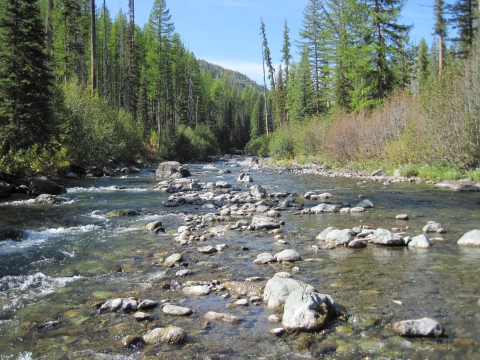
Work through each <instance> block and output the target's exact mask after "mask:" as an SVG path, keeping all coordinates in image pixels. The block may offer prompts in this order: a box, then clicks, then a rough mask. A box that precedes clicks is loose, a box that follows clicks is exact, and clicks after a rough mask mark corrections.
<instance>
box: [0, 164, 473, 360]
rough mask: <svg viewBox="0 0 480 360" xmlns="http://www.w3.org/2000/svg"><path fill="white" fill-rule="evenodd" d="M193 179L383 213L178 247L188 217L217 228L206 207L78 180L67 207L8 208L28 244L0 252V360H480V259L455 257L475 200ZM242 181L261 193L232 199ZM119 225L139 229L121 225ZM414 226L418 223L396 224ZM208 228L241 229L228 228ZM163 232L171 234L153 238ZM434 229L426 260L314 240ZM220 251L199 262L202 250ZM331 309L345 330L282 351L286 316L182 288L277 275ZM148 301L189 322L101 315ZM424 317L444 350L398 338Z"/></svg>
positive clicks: (133, 179) (313, 181) (128, 181)
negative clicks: (170, 335)
mask: <svg viewBox="0 0 480 360" xmlns="http://www.w3.org/2000/svg"><path fill="white" fill-rule="evenodd" d="M205 165H206V164H204V163H202V164H189V165H187V167H188V169H189V170H190V171H191V172H192V174H193V178H195V179H198V181H199V182H201V183H208V182H216V181H219V180H222V181H227V182H229V183H231V184H232V185H233V186H234V187H238V191H248V187H249V186H252V185H254V184H260V185H265V186H266V188H267V193H273V192H284V193H289V194H294V195H293V197H294V198H295V200H296V202H297V203H299V204H303V206H304V208H310V207H313V206H315V205H318V203H319V202H320V200H308V199H304V198H303V197H302V195H303V194H305V193H306V192H307V191H310V190H318V191H324V192H328V193H330V194H331V195H332V197H331V198H330V199H328V201H330V202H333V203H341V204H345V203H349V204H351V205H352V206H355V205H356V203H357V202H359V201H360V200H359V196H361V197H367V198H368V199H370V200H371V201H372V202H373V204H374V207H373V208H371V209H367V211H365V212H363V213H355V214H354V213H328V214H327V213H324V214H318V215H305V214H304V215H302V214H298V211H296V210H294V209H292V208H288V209H287V210H286V211H281V218H280V219H281V220H282V221H284V222H285V225H284V226H282V229H283V231H284V233H283V234H282V237H283V236H284V237H283V238H282V240H283V242H285V243H279V242H278V236H277V237H275V235H273V234H270V233H269V232H268V231H250V230H244V231H240V230H230V231H227V232H225V233H224V234H221V235H217V236H215V237H213V238H211V239H207V240H206V241H205V242H201V243H192V244H188V245H180V244H179V243H176V242H174V237H175V235H174V233H176V231H177V229H178V228H179V227H180V226H182V225H184V219H185V217H186V216H188V215H192V214H199V213H205V214H208V213H218V212H219V211H218V210H209V209H203V208H202V207H201V206H195V205H182V206H178V207H168V206H165V202H166V201H168V198H169V196H171V194H169V193H163V192H159V191H155V190H154V189H153V187H154V186H155V185H156V184H157V183H158V182H159V179H156V178H155V169H156V168H155V167H149V168H145V169H143V170H142V172H141V173H140V174H130V175H123V176H119V177H107V178H96V179H78V180H69V182H68V192H67V194H65V195H62V197H63V198H65V202H64V203H63V204H61V205H40V204H36V203H35V202H34V200H33V199H32V198H30V197H25V196H20V195H16V196H15V197H11V198H8V199H5V200H2V201H1V202H0V227H3V226H11V227H15V228H19V229H23V230H26V231H27V234H28V238H27V239H26V240H24V241H22V242H14V241H9V240H7V241H3V242H0V356H1V358H2V359H83V358H85V359H150V358H152V359H153V358H159V359H317V358H326V359H364V358H375V359H426V358H431V359H478V358H480V306H479V305H480V303H479V300H480V267H479V264H480V248H472V247H460V246H458V245H457V240H458V239H459V238H460V237H461V236H462V235H463V234H464V233H465V232H467V231H470V230H473V229H477V228H480V223H479V210H480V193H463V192H452V191H449V190H444V189H435V188H433V187H432V186H430V185H426V184H410V183H392V184H391V185H390V186H386V185H384V184H383V182H377V181H371V180H367V181H364V180H361V179H351V178H349V179H347V178H324V177H320V176H316V175H312V174H298V173H297V174H294V173H292V172H289V171H282V172H278V171H274V170H271V169H268V168H261V167H260V168H257V169H251V168H246V167H242V166H238V165H239V164H238V163H236V162H235V161H233V160H229V161H218V162H215V163H211V164H210V165H216V166H217V167H218V168H220V169H229V170H230V171H231V173H230V174H219V173H218V171H209V170H204V166H205ZM246 170H249V173H250V176H251V177H252V178H253V179H254V182H253V183H250V184H242V183H237V182H236V179H237V176H238V174H239V172H240V171H246ZM124 209H131V210H135V211H136V215H133V216H119V215H118V212H119V211H120V210H124ZM397 214H408V215H409V220H408V221H403V220H396V219H395V216H396V215H397ZM229 220H230V221H225V222H222V223H218V224H216V223H215V224H213V223H212V224H211V225H212V226H215V225H226V224H228V223H234V222H235V221H237V220H240V218H231V219H229ZM153 221H161V222H162V224H163V227H164V228H165V230H166V233H159V234H155V233H153V232H150V231H147V230H146V229H145V227H146V225H147V224H149V223H151V222H153ZM428 221H438V222H440V223H441V224H442V225H443V227H444V229H445V230H446V233H445V234H436V233H435V234H429V235H428V236H429V238H430V240H431V242H432V243H433V244H434V246H433V247H431V248H429V249H409V248H407V247H393V248H390V247H382V246H378V245H373V244H369V245H368V246H367V247H366V248H364V249H349V248H345V247H342V248H336V249H330V250H326V249H322V247H321V246H318V245H319V241H318V240H316V236H317V235H318V234H319V233H320V232H321V231H323V230H324V229H325V228H327V227H328V226H335V227H337V228H339V229H348V228H353V227H358V226H363V227H370V228H372V229H375V228H385V229H392V228H395V231H396V232H401V233H405V234H406V235H410V236H415V235H419V234H421V233H422V228H423V226H424V225H425V224H426V223H427V222H428ZM219 244H222V245H226V247H225V248H224V249H223V250H222V251H219V252H216V253H213V254H202V253H199V252H198V251H197V248H198V247H199V246H206V245H212V246H215V245H219ZM284 249H294V250H296V251H297V252H298V253H299V254H300V255H301V257H302V260H301V261H299V262H295V263H281V264H277V263H274V264H269V265H256V264H253V261H254V260H255V259H256V257H257V255H258V254H261V253H264V252H269V253H272V254H275V253H278V252H280V251H282V250H284ZM173 253H181V254H182V255H183V258H184V260H183V263H182V265H183V266H181V268H186V269H190V270H192V272H193V273H192V274H191V275H189V276H188V277H185V278H183V277H182V278H179V277H177V276H176V275H175V273H176V272H177V271H178V270H179V269H180V268H179V267H175V268H166V267H164V266H162V262H161V261H160V260H159V259H163V258H166V257H167V256H169V255H171V254H173ZM281 271H284V272H289V273H291V274H292V276H293V278H295V279H298V280H301V281H303V282H305V283H308V284H311V285H313V286H314V287H315V288H316V289H317V290H318V291H319V292H320V293H323V294H329V295H331V296H332V297H333V298H334V299H335V302H336V303H337V304H338V305H339V306H340V307H341V308H342V309H344V313H345V314H346V315H345V316H341V317H340V318H338V319H336V320H334V321H333V322H332V323H331V324H330V325H329V326H328V327H327V328H326V329H324V330H322V331H320V332H317V333H298V334H284V335H282V336H275V335H272V334H270V333H269V330H270V329H272V328H275V327H278V326H281V324H278V325H274V324H271V323H269V322H268V317H269V316H270V315H272V314H277V315H279V316H280V317H281V312H280V311H274V310H269V309H268V308H267V306H266V305H264V304H260V305H255V304H250V305H249V306H247V307H242V308H239V307H232V306H231V303H232V302H233V301H235V300H236V298H235V296H234V295H233V294H230V295H232V296H230V297H224V296H222V295H225V294H226V293H228V292H227V291H219V292H212V293H211V294H209V295H207V296H203V297H196V296H187V295H184V294H183V293H182V291H181V288H182V286H183V285H184V283H186V282H187V281H198V282H214V281H215V282H216V283H219V284H223V283H226V282H228V281H232V280H237V281H244V280H245V279H247V278H251V277H258V278H260V279H259V282H260V283H263V284H264V283H266V281H267V280H268V279H270V278H272V277H273V276H274V274H275V273H278V272H281ZM127 297H133V298H140V299H152V300H155V301H158V302H162V301H163V302H165V301H168V302H170V303H173V304H176V305H180V306H183V307H189V308H191V309H192V310H193V314H192V315H191V316H188V317H174V316H169V315H165V314H163V313H162V308H161V307H160V306H158V307H156V308H153V309H152V310H150V311H149V314H150V319H149V320H147V321H141V322H139V321H137V320H135V319H134V318H133V317H132V314H129V313H123V312H114V313H102V314H99V312H98V304H100V303H102V302H105V301H107V300H109V299H114V298H127ZM209 311H217V312H221V313H225V312H227V313H229V314H232V315H236V316H239V317H241V318H243V321H242V322H241V323H239V324H222V323H216V322H208V321H205V319H204V315H205V314H206V313H207V312H209ZM422 317H431V318H434V319H436V320H437V321H439V322H440V323H441V324H442V325H443V326H444V327H445V329H446V333H445V336H442V337H439V338H428V339H421V338H403V337H399V336H397V335H396V334H395V333H394V331H393V323H395V322H396V321H401V320H406V319H414V318H422ZM168 325H175V326H178V327H180V328H182V329H184V330H185V331H186V332H187V334H188V339H187V342H186V343H185V344H183V345H169V344H164V345H139V346H137V347H131V348H124V347H123V346H122V339H123V338H125V337H126V336H129V335H136V336H142V335H143V334H145V333H147V332H148V331H149V330H151V329H153V328H157V327H165V326H168Z"/></svg>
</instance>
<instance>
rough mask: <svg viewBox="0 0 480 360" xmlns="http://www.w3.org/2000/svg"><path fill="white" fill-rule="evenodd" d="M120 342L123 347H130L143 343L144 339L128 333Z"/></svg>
mask: <svg viewBox="0 0 480 360" xmlns="http://www.w3.org/2000/svg"><path fill="white" fill-rule="evenodd" d="M121 343H122V346H123V347H125V348H132V347H136V346H139V345H142V344H145V341H144V340H143V338H142V337H140V336H137V335H129V336H125V337H124V338H123V339H122V341H121Z"/></svg>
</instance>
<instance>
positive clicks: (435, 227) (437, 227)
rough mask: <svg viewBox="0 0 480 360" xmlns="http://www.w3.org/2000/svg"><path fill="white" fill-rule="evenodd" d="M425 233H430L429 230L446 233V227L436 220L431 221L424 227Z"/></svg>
mask: <svg viewBox="0 0 480 360" xmlns="http://www.w3.org/2000/svg"><path fill="white" fill-rule="evenodd" d="M422 231H423V232H424V233H429V232H437V233H439V234H443V233H445V232H446V231H445V229H444V228H443V226H442V224H440V223H438V222H435V221H429V222H428V223H427V225H425V226H424V227H423V229H422Z"/></svg>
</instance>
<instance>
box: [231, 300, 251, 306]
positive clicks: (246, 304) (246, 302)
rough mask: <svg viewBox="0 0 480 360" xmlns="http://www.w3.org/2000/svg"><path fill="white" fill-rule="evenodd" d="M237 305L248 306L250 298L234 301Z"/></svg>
mask: <svg viewBox="0 0 480 360" xmlns="http://www.w3.org/2000/svg"><path fill="white" fill-rule="evenodd" d="M234 304H235V305H236V306H248V300H247V299H240V300H237V301H235V303H234Z"/></svg>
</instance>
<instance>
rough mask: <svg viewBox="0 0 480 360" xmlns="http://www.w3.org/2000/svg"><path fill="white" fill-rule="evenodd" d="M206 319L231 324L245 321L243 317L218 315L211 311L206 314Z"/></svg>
mask: <svg viewBox="0 0 480 360" xmlns="http://www.w3.org/2000/svg"><path fill="white" fill-rule="evenodd" d="M204 317H205V319H206V320H208V321H222V322H226V323H231V324H238V323H240V322H242V321H243V319H242V318H241V317H238V316H235V315H230V314H224V313H217V312H215V311H209V312H208V313H206V314H205V316H204Z"/></svg>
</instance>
